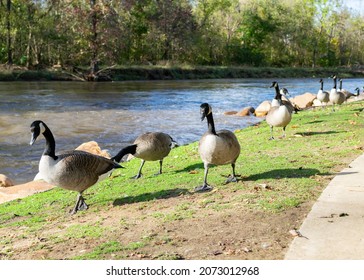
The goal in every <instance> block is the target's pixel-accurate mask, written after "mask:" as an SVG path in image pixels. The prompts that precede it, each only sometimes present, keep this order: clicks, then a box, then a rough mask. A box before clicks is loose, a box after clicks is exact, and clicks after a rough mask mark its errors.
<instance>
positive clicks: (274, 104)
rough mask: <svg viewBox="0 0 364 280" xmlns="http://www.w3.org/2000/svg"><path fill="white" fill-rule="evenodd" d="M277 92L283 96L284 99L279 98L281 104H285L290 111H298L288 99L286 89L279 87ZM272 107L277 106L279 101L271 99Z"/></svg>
mask: <svg viewBox="0 0 364 280" xmlns="http://www.w3.org/2000/svg"><path fill="white" fill-rule="evenodd" d="M279 93H280V94H281V95H282V96H284V97H285V100H284V99H281V100H282V104H283V105H285V106H287V108H288V110H289V111H290V113H291V114H292V113H295V114H297V113H298V111H300V110H299V109H298V108H297V107H296V105H295V104H293V103H292V102H291V101H290V100H289V99H288V96H289V92H288V89H286V88H281V89H280V90H279ZM271 104H272V107H274V106H279V102H278V100H277V99H275V98H273V100H272V103H271Z"/></svg>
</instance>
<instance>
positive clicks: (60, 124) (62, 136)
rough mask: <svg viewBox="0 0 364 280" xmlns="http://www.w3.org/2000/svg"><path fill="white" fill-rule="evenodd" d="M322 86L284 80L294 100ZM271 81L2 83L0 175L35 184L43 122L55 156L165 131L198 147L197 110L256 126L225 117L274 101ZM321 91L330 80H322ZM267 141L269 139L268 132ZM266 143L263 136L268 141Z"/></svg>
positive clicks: (232, 123) (357, 82)
mask: <svg viewBox="0 0 364 280" xmlns="http://www.w3.org/2000/svg"><path fill="white" fill-rule="evenodd" d="M318 80H319V79H317V78H312V79H281V80H279V81H278V82H279V84H280V87H286V88H287V89H288V90H289V92H290V94H291V96H296V95H298V94H302V93H304V92H312V93H317V91H318V89H319V85H320V84H319V82H318ZM271 82H272V79H233V80H225V79H224V80H193V81H137V82H135V81H133V82H112V83H83V82H1V83H0V174H5V175H7V176H8V177H10V178H12V179H13V180H14V181H15V182H16V183H18V184H20V183H24V182H26V181H29V180H32V179H33V178H34V176H35V174H36V173H37V169H38V161H39V159H40V156H41V154H42V152H43V149H44V144H45V142H44V138H43V137H40V138H39V139H38V141H37V142H36V143H35V144H34V145H33V146H29V141H30V136H31V135H30V129H29V126H30V124H31V123H32V122H33V121H34V120H38V119H39V120H43V121H44V122H45V123H46V124H47V125H48V126H49V128H50V129H51V131H52V132H53V134H54V136H55V139H56V144H57V147H56V153H57V151H58V152H60V151H64V150H70V149H74V148H76V147H77V146H79V145H80V144H82V143H83V142H87V141H91V140H94V141H97V142H98V143H99V145H100V146H101V148H102V149H107V150H108V151H109V153H110V154H111V155H114V154H116V153H117V152H118V151H119V150H120V149H121V148H122V147H124V146H126V145H128V144H130V143H132V142H133V141H134V139H135V138H136V137H137V136H138V135H140V134H141V133H144V132H147V131H163V132H166V133H168V134H170V135H171V136H172V137H173V138H174V139H175V140H176V141H177V142H178V143H179V144H180V145H183V144H187V143H190V142H193V141H197V140H199V138H200V137H201V135H202V134H203V133H204V132H205V131H206V128H207V124H206V121H204V122H203V123H202V122H201V119H200V115H199V111H200V110H199V106H200V104H201V103H203V102H208V103H210V104H211V106H212V109H213V113H214V118H215V125H216V128H217V129H222V128H225V129H230V130H235V129H239V128H244V127H247V126H249V125H252V124H254V123H257V122H259V121H260V120H261V119H258V118H255V117H253V116H252V117H236V116H226V115H224V112H225V111H232V110H234V111H239V110H240V109H242V108H244V107H247V106H253V107H254V108H256V107H257V106H258V105H259V104H260V103H261V102H262V101H264V100H271V99H272V98H273V97H274V90H273V89H271V88H269V86H270V84H271ZM324 82H325V84H324V89H325V90H330V89H331V88H332V80H329V79H328V78H326V79H325V80H324ZM363 85H364V81H363V80H362V79H346V80H344V82H343V87H344V88H345V89H347V90H350V91H351V92H354V89H355V88H356V87H359V88H362V86H363ZM267 135H268V132H267ZM267 138H268V136H267Z"/></svg>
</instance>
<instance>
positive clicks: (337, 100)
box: [329, 75, 345, 112]
mask: <svg viewBox="0 0 364 280" xmlns="http://www.w3.org/2000/svg"><path fill="white" fill-rule="evenodd" d="M332 78H333V80H334V86H333V88H332V89H331V91H330V94H329V99H330V102H331V103H332V111H333V112H334V111H335V104H338V105H341V104H342V103H343V102H344V101H345V94H344V93H342V92H341V91H338V90H337V89H336V84H337V81H336V80H337V77H336V75H334V76H333V77H332Z"/></svg>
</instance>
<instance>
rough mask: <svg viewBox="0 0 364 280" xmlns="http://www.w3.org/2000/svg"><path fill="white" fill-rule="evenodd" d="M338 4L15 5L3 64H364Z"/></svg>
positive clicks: (356, 32) (2, 30) (353, 22)
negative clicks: (9, 55) (9, 45)
mask: <svg viewBox="0 0 364 280" xmlns="http://www.w3.org/2000/svg"><path fill="white" fill-rule="evenodd" d="M341 2H342V1H340V0H319V1H318V0H293V1H287V0H258V1H257V0H245V1H242V0H196V1H188V0H183V1H172V0H162V1H155V0H143V1H133V0H127V1H116V0H111V1H109V0H108V1H106V0H95V1H91V2H90V1H86V2H85V1H80V0H77V1H71V2H69V1H50V0H48V1H19V0H11V3H12V9H11V11H10V14H9V13H8V11H7V9H6V5H0V63H6V62H7V59H8V54H9V51H10V52H11V54H12V57H13V62H14V63H15V64H19V65H24V66H26V67H34V66H37V67H47V66H52V65H54V64H62V65H72V66H78V65H81V66H89V65H90V62H91V61H93V60H95V61H97V62H98V63H101V64H103V65H114V64H144V65H145V64H159V65H161V64H162V65H163V64H165V63H166V62H172V63H175V62H184V63H189V64H193V65H196V64H198V65H252V66H279V67H281V66H292V67H297V66H300V67H311V66H314V67H317V66H321V67H334V66H353V65H358V64H363V63H364V53H363V52H362V48H363V46H362V44H363V43H362V42H363V41H364V40H363V39H364V38H363V36H364V35H363V34H364V33H363V32H362V30H363V25H364V20H363V17H361V16H360V15H359V14H358V13H356V12H355V11H350V10H348V9H347V8H345V7H343V6H342V5H341ZM92 3H94V4H92ZM8 15H9V16H8ZM8 23H10V33H9V32H8V29H7V26H8ZM8 39H10V41H11V47H10V49H9V48H8V46H7V42H8Z"/></svg>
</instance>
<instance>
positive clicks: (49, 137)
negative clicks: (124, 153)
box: [30, 120, 122, 214]
mask: <svg viewBox="0 0 364 280" xmlns="http://www.w3.org/2000/svg"><path fill="white" fill-rule="evenodd" d="M30 131H31V133H32V138H31V141H30V145H33V144H34V142H35V140H36V139H37V137H38V136H39V135H40V134H41V133H42V134H43V136H44V138H45V139H46V145H45V149H44V152H43V154H42V157H41V159H40V161H39V173H38V174H37V176H36V177H35V180H37V179H43V180H44V181H46V182H47V183H49V184H52V185H55V186H58V187H61V188H63V189H67V190H71V191H77V192H78V193H79V195H78V197H77V202H76V205H75V207H74V208H73V209H72V211H70V213H71V214H75V213H76V212H77V211H79V210H86V209H87V208H88V206H87V204H86V203H85V200H84V198H83V197H82V193H83V191H84V190H86V189H87V188H89V187H91V186H92V185H94V184H95V183H96V182H97V180H98V179H99V176H100V175H102V174H104V173H107V172H108V171H110V170H112V169H114V168H122V166H121V165H119V164H117V163H116V162H114V161H112V160H110V159H107V158H104V157H101V156H97V155H93V154H90V153H88V152H84V151H70V152H65V153H63V154H60V155H56V154H55V149H56V142H55V140H54V137H53V134H52V132H51V130H50V129H49V128H48V126H47V125H46V124H45V123H44V122H43V121H40V120H37V121H34V122H33V123H32V124H31V125H30Z"/></svg>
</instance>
